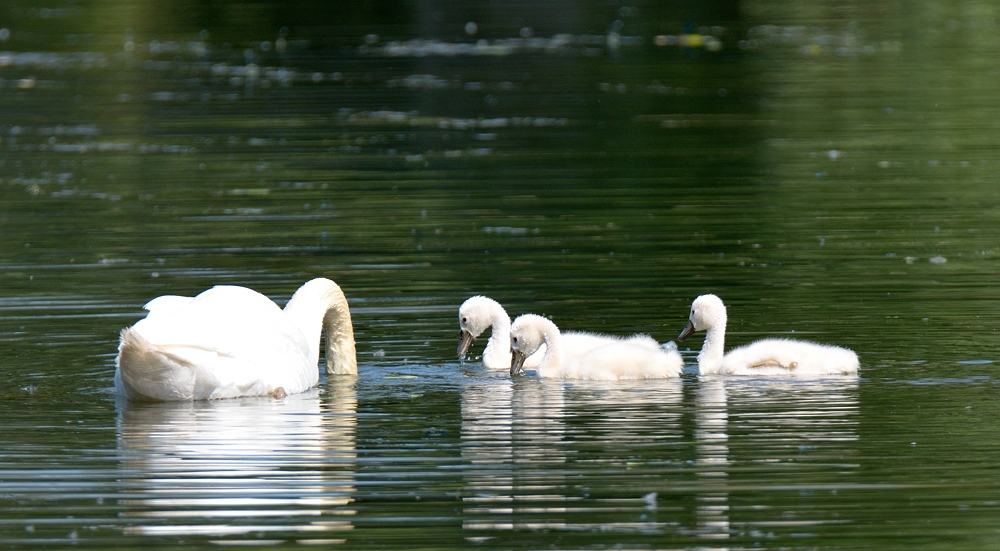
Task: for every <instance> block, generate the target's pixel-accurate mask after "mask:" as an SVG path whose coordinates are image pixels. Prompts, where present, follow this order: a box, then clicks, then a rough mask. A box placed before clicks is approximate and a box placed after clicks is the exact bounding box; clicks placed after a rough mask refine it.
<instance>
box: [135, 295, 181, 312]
mask: <svg viewBox="0 0 1000 551" xmlns="http://www.w3.org/2000/svg"><path fill="white" fill-rule="evenodd" d="M192 300H194V299H193V298H192V297H182V296H178V295H163V296H159V297H156V298H154V299H153V300H151V301H149V302H147V303H146V305H145V306H143V309H144V310H146V311H147V312H149V314H147V315H146V317H149V316H151V315H153V314H168V313H170V312H173V311H175V310H179V309H181V308H183V307H185V306H187V305H189V304H191V301H192Z"/></svg>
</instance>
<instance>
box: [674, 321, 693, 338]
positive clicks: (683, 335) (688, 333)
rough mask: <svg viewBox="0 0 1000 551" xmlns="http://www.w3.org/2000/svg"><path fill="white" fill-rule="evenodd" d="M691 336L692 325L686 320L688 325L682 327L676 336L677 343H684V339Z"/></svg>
mask: <svg viewBox="0 0 1000 551" xmlns="http://www.w3.org/2000/svg"><path fill="white" fill-rule="evenodd" d="M692 334H694V323H693V322H692V321H690V320H688V324H687V325H686V326H684V330H683V331H681V334H680V335H678V336H677V342H684V339H686V338H688V337H690V336H691V335H692Z"/></svg>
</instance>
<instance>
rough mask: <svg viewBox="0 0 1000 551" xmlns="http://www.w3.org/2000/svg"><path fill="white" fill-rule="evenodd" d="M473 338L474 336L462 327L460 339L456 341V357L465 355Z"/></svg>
mask: <svg viewBox="0 0 1000 551" xmlns="http://www.w3.org/2000/svg"><path fill="white" fill-rule="evenodd" d="M475 339H476V337H473V336H472V333H469V332H468V331H466V330H465V329H462V334H461V337H460V340H459V341H458V357H459V358H464V357H465V354H466V352H468V351H469V346H471V345H472V341H474V340H475Z"/></svg>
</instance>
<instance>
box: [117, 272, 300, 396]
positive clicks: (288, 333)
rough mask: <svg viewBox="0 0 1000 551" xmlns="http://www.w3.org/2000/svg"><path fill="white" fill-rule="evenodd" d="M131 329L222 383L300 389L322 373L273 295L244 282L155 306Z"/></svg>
mask: <svg viewBox="0 0 1000 551" xmlns="http://www.w3.org/2000/svg"><path fill="white" fill-rule="evenodd" d="M153 302H154V303H155V302H156V301H153ZM179 302H180V301H173V300H171V302H169V303H165V304H166V305H167V306H168V307H172V306H176V305H177V304H179ZM154 306H156V305H155V304H154ZM131 330H132V331H135V332H136V333H138V334H140V335H141V336H142V337H143V338H144V339H145V340H146V341H147V342H148V343H150V344H151V345H152V346H154V347H156V348H157V349H158V350H160V351H161V352H162V353H164V354H165V355H168V356H169V357H171V358H172V359H174V360H176V361H177V362H178V363H179V364H181V365H191V366H197V367H198V368H200V369H203V370H206V371H208V372H209V373H210V374H211V375H212V376H213V377H215V378H216V379H218V381H219V382H218V385H219V386H221V387H225V386H233V387H235V388H248V387H252V386H253V385H254V384H257V381H267V382H269V384H271V385H272V386H275V387H276V386H288V387H292V388H296V389H301V388H307V387H308V386H311V385H312V384H315V381H314V380H313V379H316V380H318V377H319V372H318V367H317V366H316V365H312V366H311V369H310V366H309V363H310V361H309V347H308V345H307V343H306V341H305V337H304V336H303V335H302V333H301V332H300V331H299V330H298V328H297V327H295V326H294V325H293V324H292V323H291V322H290V321H289V320H288V318H287V316H286V314H285V313H284V312H283V311H282V310H281V309H280V308H278V306H277V305H276V304H274V302H272V301H271V300H270V299H268V298H267V297H265V296H264V295H261V294H260V293H257V292H255V291H252V290H250V289H246V288H243V287H233V286H216V287H213V288H212V289H209V290H208V291H205V292H204V293H201V294H200V295H198V296H197V297H194V298H193V299H191V300H190V302H188V304H186V305H181V306H180V307H176V308H173V309H170V308H167V309H165V310H164V311H162V312H161V311H160V310H159V309H158V308H156V309H154V312H153V313H152V315H150V316H147V317H146V318H145V319H143V320H140V321H139V322H138V323H136V324H135V325H134V326H133V327H132V328H131ZM288 390H289V391H291V390H292V389H291V388H289V389H288ZM234 395H236V394H234ZM213 397H221V396H213Z"/></svg>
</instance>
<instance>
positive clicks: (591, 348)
mask: <svg viewBox="0 0 1000 551" xmlns="http://www.w3.org/2000/svg"><path fill="white" fill-rule="evenodd" d="M574 335H575V337H574V338H573V339H570V338H569V336H570V335H569V334H565V335H564V334H561V333H560V332H559V328H558V327H556V324H555V323H553V322H552V321H551V320H549V319H547V318H543V317H542V316H537V315H534V314H525V315H523V316H519V317H518V318H517V319H516V320H514V324H513V326H512V327H511V337H510V338H511V349H512V350H513V352H514V363H513V364H512V365H511V375H515V374H517V373H518V372H520V371H521V367H522V361H523V359H524V358H526V357H527V356H529V355H531V354H534V353H535V352H536V351H537V350H539V349H540V348H541V347H542V346H543V345H544V346H545V347H546V351H545V355H544V356H543V357H542V361H541V363H540V364H539V365H538V369H537V373H538V376H539V377H555V378H562V379H591V380H620V379H662V378H668V377H677V376H679V375H680V373H681V368H682V367H683V365H684V362H683V360H682V359H681V355H680V353H678V352H677V349H676V347H674V348H671V347H669V346H663V347H661V346H660V345H659V344H658V343H657V342H656V341H655V340H653V339H652V338H651V337H649V336H647V335H635V336H633V337H626V338H622V337H614V336H610V335H597V334H593V333H575V334H574Z"/></svg>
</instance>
